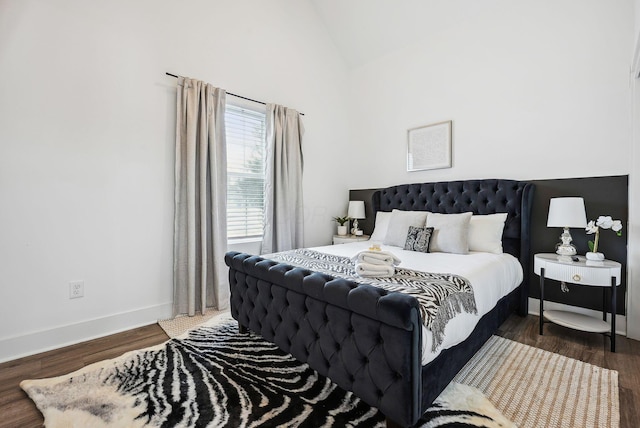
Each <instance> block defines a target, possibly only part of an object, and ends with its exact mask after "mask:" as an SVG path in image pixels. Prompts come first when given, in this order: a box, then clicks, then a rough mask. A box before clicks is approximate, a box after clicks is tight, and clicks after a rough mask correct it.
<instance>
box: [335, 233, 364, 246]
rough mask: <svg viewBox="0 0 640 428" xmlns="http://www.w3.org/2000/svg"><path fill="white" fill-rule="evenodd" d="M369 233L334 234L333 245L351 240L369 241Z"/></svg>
mask: <svg viewBox="0 0 640 428" xmlns="http://www.w3.org/2000/svg"><path fill="white" fill-rule="evenodd" d="M368 240H369V235H333V245H336V244H348V243H350V242H359V241H368Z"/></svg>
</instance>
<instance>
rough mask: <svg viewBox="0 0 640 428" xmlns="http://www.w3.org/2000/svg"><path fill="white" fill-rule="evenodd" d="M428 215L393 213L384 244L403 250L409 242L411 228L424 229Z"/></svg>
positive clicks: (419, 212) (398, 211) (420, 212)
mask: <svg viewBox="0 0 640 428" xmlns="http://www.w3.org/2000/svg"><path fill="white" fill-rule="evenodd" d="M427 214H428V213H427V211H402V210H393V211H391V219H390V220H389V228H388V229H387V234H386V235H385V237H384V241H383V242H382V243H383V244H385V245H394V246H396V247H400V248H402V247H403V246H404V243H405V241H406V240H407V233H409V226H416V227H424V223H425V221H426V220H427Z"/></svg>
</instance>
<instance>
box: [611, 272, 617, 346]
mask: <svg viewBox="0 0 640 428" xmlns="http://www.w3.org/2000/svg"><path fill="white" fill-rule="evenodd" d="M611 352H616V278H615V277H611Z"/></svg>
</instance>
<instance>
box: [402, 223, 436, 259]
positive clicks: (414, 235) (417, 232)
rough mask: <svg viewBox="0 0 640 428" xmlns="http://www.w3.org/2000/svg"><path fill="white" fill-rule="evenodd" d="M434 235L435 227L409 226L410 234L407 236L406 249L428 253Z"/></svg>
mask: <svg viewBox="0 0 640 428" xmlns="http://www.w3.org/2000/svg"><path fill="white" fill-rule="evenodd" d="M432 233H433V227H415V226H409V233H408V234H407V241H406V242H405V243H404V249H405V250H409V251H420V252H421V253H428V252H429V241H431V234H432Z"/></svg>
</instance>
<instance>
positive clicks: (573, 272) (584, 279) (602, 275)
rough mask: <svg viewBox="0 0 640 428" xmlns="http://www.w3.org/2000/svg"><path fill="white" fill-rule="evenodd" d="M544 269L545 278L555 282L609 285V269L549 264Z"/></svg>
mask: <svg viewBox="0 0 640 428" xmlns="http://www.w3.org/2000/svg"><path fill="white" fill-rule="evenodd" d="M544 268H545V269H544V276H545V278H549V279H555V280H556V281H564V282H571V283H573V284H581V285H597V286H602V285H607V284H611V271H610V270H609V269H591V268H589V267H585V266H579V265H571V264H566V265H561V264H550V263H547V265H546V266H545V267H544Z"/></svg>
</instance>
